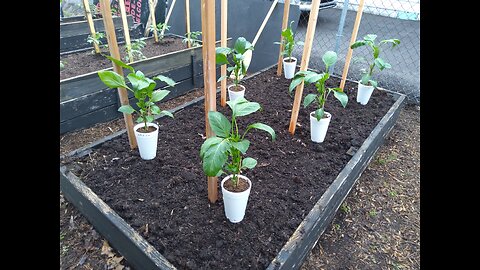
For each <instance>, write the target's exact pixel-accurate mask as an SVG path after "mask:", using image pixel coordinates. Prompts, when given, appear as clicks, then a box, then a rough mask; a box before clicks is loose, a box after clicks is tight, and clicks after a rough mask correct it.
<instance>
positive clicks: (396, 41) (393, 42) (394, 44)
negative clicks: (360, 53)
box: [380, 38, 400, 48]
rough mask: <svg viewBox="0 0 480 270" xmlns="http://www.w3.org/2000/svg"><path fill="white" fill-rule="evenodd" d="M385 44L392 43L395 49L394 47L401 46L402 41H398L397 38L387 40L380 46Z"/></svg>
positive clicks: (381, 42)
mask: <svg viewBox="0 0 480 270" xmlns="http://www.w3.org/2000/svg"><path fill="white" fill-rule="evenodd" d="M384 43H392V48H393V47H395V46H397V45H398V44H400V40H399V39H396V38H393V39H385V40H382V41H380V44H384Z"/></svg>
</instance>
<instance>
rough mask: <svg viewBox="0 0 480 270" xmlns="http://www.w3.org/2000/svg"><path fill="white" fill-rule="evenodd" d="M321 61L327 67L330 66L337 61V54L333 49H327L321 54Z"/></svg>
mask: <svg viewBox="0 0 480 270" xmlns="http://www.w3.org/2000/svg"><path fill="white" fill-rule="evenodd" d="M322 61H323V63H325V65H326V66H327V69H328V67H330V66H331V65H333V64H335V62H337V54H336V53H335V52H334V51H327V52H325V54H324V55H323V56H322Z"/></svg>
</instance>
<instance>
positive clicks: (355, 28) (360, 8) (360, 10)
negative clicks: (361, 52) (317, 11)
mask: <svg viewBox="0 0 480 270" xmlns="http://www.w3.org/2000/svg"><path fill="white" fill-rule="evenodd" d="M363 2H365V0H360V3H359V4H358V10H357V17H355V23H354V24H353V31H352V37H351V38H350V44H352V43H354V42H355V41H356V40H357V34H358V27H359V26H360V21H361V20H362V13H363ZM352 54H353V50H352V48H350V46H348V51H347V58H346V59H345V66H344V67H343V73H342V81H341V82H340V88H342V90H343V88H344V87H345V82H346V79H347V74H348V68H349V67H350V61H351V60H352Z"/></svg>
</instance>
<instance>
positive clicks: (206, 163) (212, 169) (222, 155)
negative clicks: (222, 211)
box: [200, 97, 276, 187]
mask: <svg viewBox="0 0 480 270" xmlns="http://www.w3.org/2000/svg"><path fill="white" fill-rule="evenodd" d="M227 104H228V106H229V107H230V109H231V110H232V119H231V121H229V120H228V119H227V117H225V116H224V115H223V114H222V113H220V112H217V111H209V112H208V123H209V124H210V128H211V129H212V130H213V132H215V136H213V137H210V138H208V139H207V140H205V142H204V143H203V144H202V146H201V148H200V157H201V158H202V160H203V171H204V172H205V174H206V175H207V176H212V177H213V176H220V175H221V174H222V173H225V171H227V172H229V173H230V174H232V182H233V184H234V186H235V187H236V186H237V185H238V174H240V173H241V172H242V170H243V169H253V168H254V167H255V166H256V165H257V160H255V159H254V158H251V157H246V158H243V155H245V154H246V152H247V150H248V148H249V146H250V141H249V140H247V139H245V135H247V133H248V132H249V131H250V130H251V129H259V130H263V131H266V132H268V133H269V134H270V136H271V137H272V141H274V140H275V136H276V135H275V131H274V130H273V129H272V128H271V127H270V126H268V125H266V124H263V123H254V124H250V125H248V126H247V128H246V129H245V131H244V132H243V134H241V133H240V130H239V128H238V124H237V118H238V117H240V116H246V115H249V114H251V113H254V112H256V111H258V110H259V109H260V104H258V103H257V102H250V101H248V100H246V99H245V98H243V97H242V98H238V99H235V100H233V101H227ZM224 170H225V171H224Z"/></svg>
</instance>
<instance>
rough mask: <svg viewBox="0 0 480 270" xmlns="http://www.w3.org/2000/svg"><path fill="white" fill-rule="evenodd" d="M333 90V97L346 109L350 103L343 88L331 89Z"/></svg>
mask: <svg viewBox="0 0 480 270" xmlns="http://www.w3.org/2000/svg"><path fill="white" fill-rule="evenodd" d="M331 89H332V90H333V95H334V96H335V97H336V98H337V99H338V100H339V101H340V103H342V106H343V107H344V108H345V106H347V102H348V96H347V94H345V93H344V92H343V90H342V88H331Z"/></svg>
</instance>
